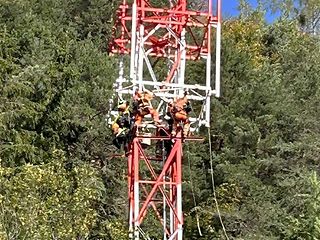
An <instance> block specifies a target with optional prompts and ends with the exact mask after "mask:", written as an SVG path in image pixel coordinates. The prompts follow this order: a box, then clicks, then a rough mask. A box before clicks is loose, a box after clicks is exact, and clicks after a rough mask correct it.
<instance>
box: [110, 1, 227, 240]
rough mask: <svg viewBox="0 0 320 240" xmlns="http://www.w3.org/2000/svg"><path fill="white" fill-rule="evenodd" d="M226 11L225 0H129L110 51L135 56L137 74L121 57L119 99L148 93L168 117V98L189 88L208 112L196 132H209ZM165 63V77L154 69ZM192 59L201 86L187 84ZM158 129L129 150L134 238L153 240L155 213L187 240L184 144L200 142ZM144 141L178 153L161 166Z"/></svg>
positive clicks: (171, 236) (170, 238) (170, 233)
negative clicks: (198, 4) (201, 71)
mask: <svg viewBox="0 0 320 240" xmlns="http://www.w3.org/2000/svg"><path fill="white" fill-rule="evenodd" d="M159 2H160V4H159ZM204 2H206V1H204ZM220 12H221V0H207V8H206V10H203V11H196V10H190V9H189V8H188V1H187V0H163V1H154V0H131V1H128V0H122V3H121V4H120V6H119V9H118V11H117V15H116V22H115V26H114V29H113V40H112V42H111V43H110V52H111V53H113V54H119V55H120V56H124V55H129V56H130V67H129V68H128V69H129V71H130V73H129V74H127V73H125V69H126V68H125V67H124V61H123V58H122V57H121V58H120V59H121V60H120V65H119V67H120V70H119V78H118V79H117V80H116V82H115V85H114V86H115V92H116V94H117V97H118V98H120V99H122V98H124V97H125V95H128V96H130V95H131V96H133V94H134V92H135V91H136V90H137V89H139V90H144V89H148V90H150V91H152V92H153V93H155V95H156V96H157V98H158V102H157V103H158V106H157V110H158V111H159V113H160V115H161V114H162V115H165V113H166V111H167V109H166V108H167V102H168V100H170V99H174V98H176V97H177V96H181V95H182V94H183V93H184V91H185V90H187V91H188V92H189V94H188V99H190V100H192V101H199V103H200V105H201V106H202V107H199V109H198V111H199V112H198V113H197V114H196V115H197V117H195V118H192V119H190V120H191V123H192V124H193V125H197V127H195V128H198V127H199V126H201V125H205V126H207V127H209V126H210V100H211V97H212V96H213V95H214V96H216V97H219V95H220V35H221V14H220ZM213 50H214V52H215V53H213ZM212 55H213V56H214V58H212ZM159 59H164V60H165V61H166V62H167V65H166V68H167V69H166V71H165V73H163V71H160V72H159V71H158V69H156V67H155V65H156V63H157V62H158V60H159ZM188 61H202V62H203V66H204V67H205V68H206V73H205V75H204V76H203V77H201V76H199V81H197V82H196V83H188V82H185V79H186V77H185V73H186V68H187V67H188ZM212 66H213V67H212ZM164 75H165V76H164ZM212 76H214V77H213V79H212ZM115 114H116V113H115ZM152 127H153V128H154V129H156V132H155V133H154V134H153V135H152V134H151V136H150V135H146V134H144V133H143V131H139V133H137V134H136V135H135V138H134V139H133V141H132V143H131V144H130V153H129V156H128V196H129V232H130V239H135V240H138V239H140V237H141V236H142V237H145V238H146V239H148V237H147V235H148V234H145V233H144V232H147V231H145V230H144V229H143V227H144V225H143V222H144V220H145V219H146V217H147V215H148V212H151V211H150V210H151V209H153V213H154V214H155V216H156V218H158V219H159V222H160V225H159V229H161V231H162V232H163V239H165V240H182V236H183V212H182V190H181V182H182V168H181V165H182V156H183V152H182V145H183V142H184V141H185V140H200V139H197V138H192V137H189V138H184V137H183V136H182V131H178V132H177V135H176V136H174V137H172V136H171V134H170V133H169V132H168V131H167V129H162V131H163V132H165V133H166V134H165V135H161V136H159V135H158V134H157V133H158V132H159V127H155V126H152ZM195 128H194V129H195ZM180 130H181V127H180ZM145 141H150V142H151V145H152V143H154V142H157V143H159V142H160V143H164V142H167V143H168V142H170V143H172V147H171V148H170V152H169V153H167V154H166V155H165V156H164V155H163V156H162V158H160V160H159V158H158V157H157V156H152V155H150V153H149V152H148V154H147V153H146V150H145V149H144V148H143V147H142V145H143V144H142V143H143V142H145ZM142 168H143V169H144V171H142ZM159 168H160V169H161V171H160V172H159ZM146 169H147V171H145V170H146Z"/></svg>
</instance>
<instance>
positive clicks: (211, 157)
mask: <svg viewBox="0 0 320 240" xmlns="http://www.w3.org/2000/svg"><path fill="white" fill-rule="evenodd" d="M208 138H209V157H210V169H211V182H212V191H213V198H214V202H215V205H216V209H217V212H218V216H219V220H220V223H221V226H222V229H223V233H224V236H225V237H226V239H227V240H229V237H228V235H227V231H226V228H225V226H224V224H223V221H222V218H221V213H220V209H219V204H218V200H217V196H216V187H215V183H214V177H213V154H212V142H211V130H210V128H208Z"/></svg>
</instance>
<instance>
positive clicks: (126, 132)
mask: <svg viewBox="0 0 320 240" xmlns="http://www.w3.org/2000/svg"><path fill="white" fill-rule="evenodd" d="M131 128H132V116H131V112H130V110H129V102H128V101H121V102H120V103H119V105H118V116H117V117H116V119H115V120H114V121H113V123H112V126H111V129H112V132H113V135H114V139H113V144H114V145H115V146H116V147H117V148H118V149H121V146H123V148H124V150H125V151H126V152H127V150H128V143H129V142H130V131H131Z"/></svg>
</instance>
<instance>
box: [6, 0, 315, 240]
mask: <svg viewBox="0 0 320 240" xmlns="http://www.w3.org/2000/svg"><path fill="white" fill-rule="evenodd" d="M265 2H267V3H268V2H269V3H270V1H265ZM290 2H291V1H273V3H272V4H273V5H272V6H273V7H274V8H275V9H276V8H279V7H281V9H283V14H282V16H281V17H280V19H279V20H277V21H275V22H274V23H272V24H267V23H266V22H265V20H264V12H263V11H262V8H259V9H251V8H250V7H249V6H248V5H247V4H246V1H242V5H243V6H242V9H241V12H242V14H241V16H240V17H239V18H234V19H230V20H228V21H226V22H225V23H224V24H223V41H222V44H223V48H222V83H223V86H222V90H223V94H222V97H221V98H220V99H216V100H214V101H213V102H212V113H213V114H212V119H211V122H212V127H211V132H210V136H207V135H208V133H207V131H206V130H205V129H203V130H201V131H200V133H201V135H203V136H205V137H206V139H205V142H204V144H185V147H184V152H185V155H184V167H183V168H184V169H183V172H184V182H183V189H184V190H183V191H184V193H183V194H184V195H183V196H184V199H183V201H184V203H183V206H184V211H185V229H184V232H185V239H191V240H192V239H210V240H211V239H212V240H213V239H224V232H223V229H222V226H221V222H220V220H219V215H218V211H217V209H216V202H215V200H217V201H218V204H219V207H220V213H221V218H222V220H223V223H224V225H225V228H226V232H227V235H228V236H229V238H230V239H246V240H247V239H248V240H250V239H252V240H253V239H268V240H270V239H319V238H320V220H319V209H320V207H319V206H320V204H319V203H320V202H319V191H320V190H319V184H320V183H319V182H320V181H319V156H320V143H319V139H320V128H319V116H320V108H319V106H320V90H319V89H320V86H319V84H320V83H319V79H320V42H319V38H317V37H315V36H314V35H313V34H309V32H310V31H309V30H308V31H307V30H306V28H304V26H305V27H308V29H309V26H311V25H310V21H311V19H312V17H313V16H316V15H315V14H316V13H317V11H318V10H317V7H318V5H317V2H316V1H309V2H308V3H307V2H306V1H301V4H300V5H299V6H301V8H299V9H298V10H299V11H300V12H298V13H295V12H294V7H296V6H295V5H290ZM278 3H279V4H278ZM118 4H119V2H118V1H109V0H91V1H89V0H72V1H62V0H55V1H53V0H46V1H38V0H18V1H9V0H3V1H2V2H1V5H0V27H1V31H0V80H1V85H0V239H66V240H69V239H114V240H121V239H127V230H126V229H127V225H126V218H127V215H126V214H127V212H126V211H127V210H126V209H127V203H126V201H127V199H126V194H127V188H126V161H125V160H124V159H121V158H119V159H115V158H113V159H111V158H110V155H111V153H113V152H114V151H115V149H114V147H113V146H112V144H111V132H110V130H109V129H108V126H107V124H106V120H105V118H106V114H107V111H108V107H109V102H108V100H109V98H110V96H111V95H112V84H113V82H114V80H115V79H116V77H117V69H116V67H115V66H116V63H117V59H116V58H115V57H109V56H108V53H107V48H106V46H107V43H108V39H109V38H110V33H111V31H112V21H113V16H114V13H115V9H116V7H117V5H118ZM193 4H194V7H195V8H200V7H205V6H201V2H200V1H195V2H194V3H193ZM277 4H278V5H277ZM312 4H313V5H312ZM261 6H262V5H261ZM285 10H286V11H285ZM299 14H300V15H299ZM301 14H304V15H305V17H306V20H307V21H306V22H305V23H306V25H302V22H301V18H299V16H301ZM311 33H313V32H311ZM159 71H164V69H159ZM204 75H205V73H204V69H203V65H201V64H199V63H193V64H191V65H190V66H188V73H187V76H186V77H187V81H188V82H190V83H196V82H197V81H199V76H204ZM195 107H196V106H195ZM209 137H210V140H211V141H210V142H211V143H212V144H211V148H212V151H213V158H212V163H213V170H212V171H211V166H210V165H211V164H210V161H211V160H210V158H209V156H208V152H209V147H210V146H209ZM211 174H213V176H214V182H215V195H214V194H213V188H212V187H213V186H212V182H211ZM215 197H216V199H215ZM197 219H198V220H199V227H200V229H201V232H202V236H200V234H199V232H198V224H197ZM147 224H149V225H148V227H149V230H150V233H152V234H154V235H155V236H157V235H159V231H160V230H159V228H158V227H157V226H156V225H155V223H154V222H153V221H152V219H151V221H150V222H149V223H147ZM161 231H162V230H161Z"/></svg>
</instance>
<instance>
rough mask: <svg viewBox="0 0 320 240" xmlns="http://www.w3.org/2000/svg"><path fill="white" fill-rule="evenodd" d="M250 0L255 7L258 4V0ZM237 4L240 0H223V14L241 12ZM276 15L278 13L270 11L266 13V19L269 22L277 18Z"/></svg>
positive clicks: (228, 14)
mask: <svg viewBox="0 0 320 240" xmlns="http://www.w3.org/2000/svg"><path fill="white" fill-rule="evenodd" d="M249 2H250V4H251V6H253V7H256V6H257V1H256V0H250V1H249ZM237 6H238V0H222V12H223V16H237V15H238V14H239V11H238V10H237ZM275 17H276V15H274V14H271V12H268V13H267V14H266V19H267V21H268V22H272V21H273V20H274V19H275Z"/></svg>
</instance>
